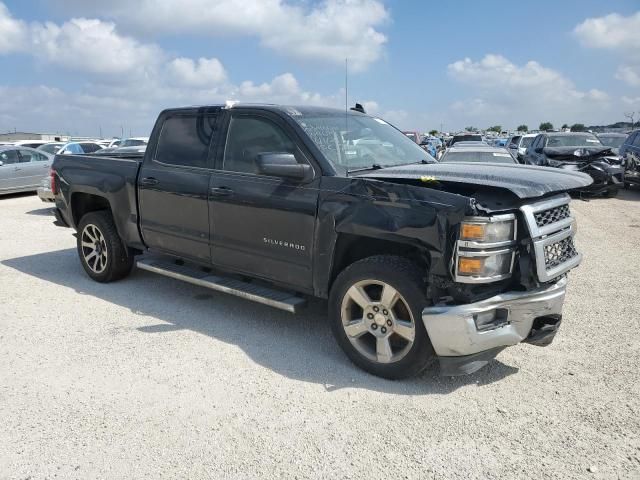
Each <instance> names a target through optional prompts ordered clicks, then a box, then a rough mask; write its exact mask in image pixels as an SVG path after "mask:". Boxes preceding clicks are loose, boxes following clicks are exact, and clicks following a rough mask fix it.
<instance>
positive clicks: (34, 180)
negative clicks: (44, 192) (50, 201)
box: [18, 149, 51, 188]
mask: <svg viewBox="0 0 640 480" xmlns="http://www.w3.org/2000/svg"><path fill="white" fill-rule="evenodd" d="M18 154H19V156H20V163H19V166H20V168H21V179H22V181H23V186H24V187H34V188H37V187H38V186H39V185H40V183H41V182H42V179H43V178H44V177H46V176H47V175H48V174H49V167H50V166H51V162H50V161H49V158H48V157H47V156H46V155H43V154H42V153H40V152H36V151H33V150H25V149H20V150H18Z"/></svg>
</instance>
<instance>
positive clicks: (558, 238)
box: [520, 195, 582, 282]
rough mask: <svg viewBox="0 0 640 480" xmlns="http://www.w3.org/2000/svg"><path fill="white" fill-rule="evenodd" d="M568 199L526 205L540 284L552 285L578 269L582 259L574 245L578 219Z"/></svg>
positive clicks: (525, 217) (556, 198) (526, 217)
mask: <svg viewBox="0 0 640 480" xmlns="http://www.w3.org/2000/svg"><path fill="white" fill-rule="evenodd" d="M570 200H571V199H570V198H569V196H568V195H559V196H556V197H552V198H550V199H548V200H543V201H541V202H537V203H532V204H529V205H523V206H522V207H520V210H521V211H522V213H523V215H524V220H525V223H526V224H527V229H528V230H529V234H530V235H531V241H532V245H533V252H534V255H535V259H536V271H537V274H538V280H540V281H541V282H549V281H551V280H553V279H555V278H557V277H559V276H561V275H563V274H565V273H566V272H568V271H569V270H571V269H572V268H574V267H576V266H578V264H579V263H580V261H581V260H582V255H581V254H580V253H579V252H578V251H577V250H576V248H575V245H574V243H573V237H574V235H575V232H576V230H575V219H574V218H573V217H572V216H571V210H570V209H569V201H570Z"/></svg>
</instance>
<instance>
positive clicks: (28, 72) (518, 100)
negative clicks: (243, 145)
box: [0, 0, 640, 136]
mask: <svg viewBox="0 0 640 480" xmlns="http://www.w3.org/2000/svg"><path fill="white" fill-rule="evenodd" d="M134 3H135V4H136V7H132V6H130V5H133V4H134ZM638 32H640V3H639V2H638V1H637V0H635V1H631V0H621V1H616V0H610V1H607V2H602V1H595V0H582V1H574V2H568V1H567V2H557V1H556V2H551V1H538V2H499V1H493V2H492V1H486V2H471V1H466V2H462V1H457V2H456V1H451V2H418V1H408V0H404V1H400V0H387V1H383V0H325V1H310V0H304V1H297V2H294V1H293V0H242V1H240V0H218V1H215V0H155V1H154V0H140V1H139V2H129V1H127V0H112V1H99V0H66V1H63V0H33V1H26V0H21V1H16V0H10V1H9V0H0V65H2V67H3V68H2V71H3V76H2V79H1V80H0V99H1V101H2V107H1V108H0V131H7V130H13V129H14V128H16V129H18V130H26V131H31V130H46V131H58V132H69V133H72V134H77V135H96V134H97V133H98V132H99V131H100V130H102V132H103V133H104V134H105V135H109V136H110V135H117V134H119V132H120V130H121V127H122V128H123V129H124V130H125V132H126V133H127V134H128V133H129V131H131V133H133V134H136V135H144V134H147V133H148V132H149V131H150V129H151V126H152V123H153V120H154V119H155V116H156V115H157V113H158V111H159V110H160V109H161V108H164V107H167V106H177V105H184V104H199V103H216V102H221V101H224V100H225V99H238V100H243V101H252V102H275V103H294V104H295V103H312V104H323V105H331V106H342V105H343V104H344V91H343V86H344V58H345V57H349V64H350V75H349V99H350V103H353V102H354V101H360V102H366V106H367V107H368V109H369V111H371V112H373V113H375V114H377V115H380V116H382V117H384V118H387V119H388V120H390V121H392V122H394V123H396V124H397V125H398V126H399V127H402V128H406V129H418V130H429V129H432V128H439V126H440V124H444V128H445V130H458V129H462V128H463V127H465V126H468V125H474V126H478V127H487V126H489V125H494V124H501V125H503V126H505V127H515V126H517V125H519V124H520V123H526V124H528V125H529V126H530V127H536V126H537V125H538V124H539V123H540V122H541V121H547V120H548V121H552V122H553V123H555V124H558V125H559V124H562V123H565V122H566V123H569V124H571V123H574V122H581V123H587V124H593V123H608V122H614V121H619V120H624V119H625V117H624V113H625V112H630V111H636V112H638V113H637V114H636V117H640V35H638Z"/></svg>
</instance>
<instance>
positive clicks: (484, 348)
mask: <svg viewBox="0 0 640 480" xmlns="http://www.w3.org/2000/svg"><path fill="white" fill-rule="evenodd" d="M566 285H567V279H566V277H563V278H561V279H560V280H558V281H557V282H556V283H554V284H553V285H551V286H548V287H544V288H540V289H537V290H532V291H528V292H506V293H503V294H500V295H496V296H495V297H491V298H488V299H486V300H482V301H480V302H476V303H469V304H466V305H452V306H435V307H428V308H425V309H424V310H423V311H422V321H423V322H424V325H425V327H426V329H427V333H428V334H429V338H430V340H431V344H432V345H433V348H434V350H435V352H436V354H437V355H438V358H439V360H440V371H441V373H442V374H443V375H464V374H468V373H473V372H475V371H476V370H478V369H480V368H482V367H483V366H484V365H486V364H487V363H488V362H489V361H491V360H492V359H493V358H494V357H495V356H496V355H497V354H498V353H499V352H500V350H502V349H503V348H505V347H508V346H510V345H515V344H517V343H520V342H523V341H524V342H528V343H532V344H534V345H539V346H544V345H548V344H549V343H551V341H552V340H553V337H554V336H555V334H556V331H557V330H558V327H559V326H560V321H561V319H562V304H563V303H564V296H565V291H566Z"/></svg>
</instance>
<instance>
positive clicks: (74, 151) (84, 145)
mask: <svg viewBox="0 0 640 480" xmlns="http://www.w3.org/2000/svg"><path fill="white" fill-rule="evenodd" d="M101 149H102V145H100V144H99V143H96V142H71V143H67V144H66V145H64V146H63V147H62V148H61V149H60V150H59V151H58V152H57V153H58V154H63V155H82V154H83V153H94V152H97V151H98V150H101Z"/></svg>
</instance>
